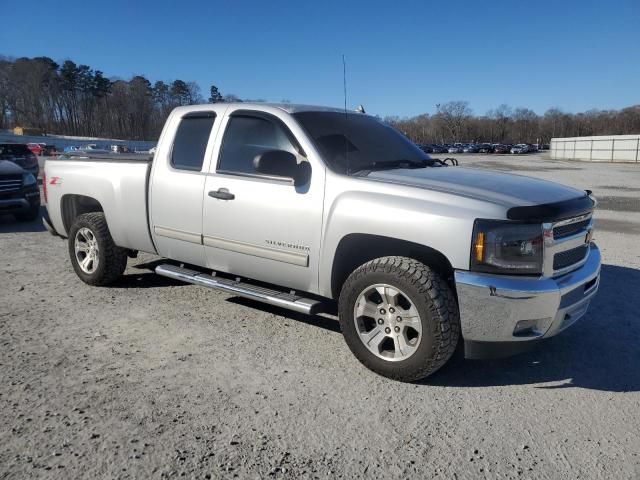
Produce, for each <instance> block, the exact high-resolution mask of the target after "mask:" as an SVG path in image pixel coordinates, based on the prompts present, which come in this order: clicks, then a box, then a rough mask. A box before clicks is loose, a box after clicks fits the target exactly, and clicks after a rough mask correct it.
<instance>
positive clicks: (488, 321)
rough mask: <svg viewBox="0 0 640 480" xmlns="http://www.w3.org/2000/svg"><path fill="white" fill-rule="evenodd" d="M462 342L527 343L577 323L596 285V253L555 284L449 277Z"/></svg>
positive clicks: (551, 280)
mask: <svg viewBox="0 0 640 480" xmlns="http://www.w3.org/2000/svg"><path fill="white" fill-rule="evenodd" d="M455 280H456V288H457V291H458V302H459V307H460V322H461V327H462V336H463V338H464V340H465V342H482V343H496V344H498V342H508V344H512V343H513V342H530V341H531V340H536V339H540V338H547V337H551V336H553V335H555V334H557V333H559V332H561V331H562V330H564V329H565V328H567V327H569V326H570V325H572V324H573V323H574V322H575V321H576V320H578V319H579V318H580V317H582V316H583V315H584V314H585V313H586V311H587V308H588V307H589V302H590V301H591V299H592V298H593V296H594V295H595V294H596V292H597V290H598V285H599V282H600V250H598V247H597V246H596V245H595V244H593V243H592V244H590V248H589V254H588V256H587V259H586V261H585V262H584V264H583V265H582V266H581V267H580V268H578V269H577V270H574V271H572V272H570V273H566V274H564V275H562V276H559V277H556V278H542V279H540V278H524V277H506V276H499V275H488V274H482V273H472V272H468V271H463V270H457V271H456V272H455Z"/></svg>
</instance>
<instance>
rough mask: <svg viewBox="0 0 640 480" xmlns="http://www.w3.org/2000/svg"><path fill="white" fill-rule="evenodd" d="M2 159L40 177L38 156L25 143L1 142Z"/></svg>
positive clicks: (0, 155) (0, 158) (0, 152)
mask: <svg viewBox="0 0 640 480" xmlns="http://www.w3.org/2000/svg"><path fill="white" fill-rule="evenodd" d="M0 160H7V161H9V162H12V163H15V164H16V165H18V166H20V167H22V168H24V169H25V170H26V171H27V172H29V173H31V174H33V175H34V176H35V177H38V171H39V167H38V157H36V156H35V154H34V153H33V152H32V151H31V150H30V149H29V147H28V146H27V145H25V144H24V143H0Z"/></svg>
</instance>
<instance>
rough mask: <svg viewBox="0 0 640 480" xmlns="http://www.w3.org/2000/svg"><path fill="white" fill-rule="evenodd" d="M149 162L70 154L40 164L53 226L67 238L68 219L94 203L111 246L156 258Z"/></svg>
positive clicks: (144, 157) (117, 156)
mask: <svg viewBox="0 0 640 480" xmlns="http://www.w3.org/2000/svg"><path fill="white" fill-rule="evenodd" d="M151 162H152V158H151V157H150V156H147V155H130V154H129V155H126V154H125V155H123V154H108V153H97V154H92V153H90V152H73V153H71V154H65V155H62V156H61V157H60V158H57V159H47V161H46V162H45V167H44V171H45V181H46V190H47V211H48V214H49V218H50V220H51V223H52V225H53V227H54V228H55V229H56V231H57V232H58V233H59V234H60V235H62V236H65V237H66V236H67V234H68V231H69V228H70V227H71V225H70V223H71V221H70V220H69V219H70V218H74V216H75V214H76V213H77V212H78V211H79V212H80V213H82V210H83V208H84V205H86V204H87V202H88V201H90V200H88V199H95V201H97V202H98V203H99V204H100V208H101V209H102V211H103V212H104V214H105V217H106V220H107V224H108V226H109V231H110V232H111V236H112V237H113V240H114V242H115V243H116V245H118V246H120V247H123V248H129V249H132V250H140V251H144V252H150V253H155V247H154V245H153V242H152V240H151V235H150V232H149V222H148V218H149V215H148V205H147V199H148V186H149V174H150V171H151Z"/></svg>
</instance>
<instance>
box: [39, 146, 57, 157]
mask: <svg viewBox="0 0 640 480" xmlns="http://www.w3.org/2000/svg"><path fill="white" fill-rule="evenodd" d="M56 153H58V152H57V151H56V146H55V145H48V144H47V145H45V146H44V147H43V149H42V155H43V156H45V157H53V156H54V155H55V154H56Z"/></svg>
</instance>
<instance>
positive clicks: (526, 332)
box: [513, 318, 545, 337]
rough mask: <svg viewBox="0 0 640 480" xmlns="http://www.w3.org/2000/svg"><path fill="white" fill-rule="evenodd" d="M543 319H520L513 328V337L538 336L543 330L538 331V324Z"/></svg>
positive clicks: (543, 320)
mask: <svg viewBox="0 0 640 480" xmlns="http://www.w3.org/2000/svg"><path fill="white" fill-rule="evenodd" d="M544 322H545V319H540V318H537V319H533V320H520V321H519V322H518V323H516V328H514V329H513V336H514V337H540V336H542V335H543V333H544V332H542V331H540V325H541V324H543V323H544Z"/></svg>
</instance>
